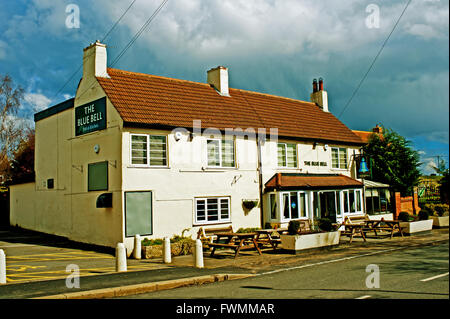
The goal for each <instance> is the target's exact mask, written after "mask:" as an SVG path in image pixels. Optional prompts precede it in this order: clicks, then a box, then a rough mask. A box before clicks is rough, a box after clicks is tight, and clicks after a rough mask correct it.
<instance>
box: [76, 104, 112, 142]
mask: <svg viewBox="0 0 450 319" xmlns="http://www.w3.org/2000/svg"><path fill="white" fill-rule="evenodd" d="M105 128H106V97H102V98H101V99H98V100H95V101H93V102H89V103H86V104H84V105H80V106H78V107H77V108H76V109H75V136H79V135H83V134H87V133H91V132H95V131H99V130H104V129H105Z"/></svg>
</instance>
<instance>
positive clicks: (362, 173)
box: [355, 155, 372, 178]
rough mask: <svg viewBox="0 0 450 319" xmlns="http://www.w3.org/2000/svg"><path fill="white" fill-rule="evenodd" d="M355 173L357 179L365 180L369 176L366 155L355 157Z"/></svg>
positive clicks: (369, 170)
mask: <svg viewBox="0 0 450 319" xmlns="http://www.w3.org/2000/svg"><path fill="white" fill-rule="evenodd" d="M355 162H356V173H357V178H367V177H370V176H371V169H372V167H371V165H370V158H369V157H368V156H366V155H356V156H355Z"/></svg>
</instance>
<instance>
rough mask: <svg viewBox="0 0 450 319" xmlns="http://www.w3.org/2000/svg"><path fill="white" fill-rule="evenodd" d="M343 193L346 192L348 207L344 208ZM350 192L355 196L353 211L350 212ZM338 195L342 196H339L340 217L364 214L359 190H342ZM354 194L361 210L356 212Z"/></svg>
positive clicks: (360, 190)
mask: <svg viewBox="0 0 450 319" xmlns="http://www.w3.org/2000/svg"><path fill="white" fill-rule="evenodd" d="M345 192H347V193H346V194H347V203H348V207H344V196H345ZM350 192H353V193H354V194H355V211H354V212H351V211H350ZM340 193H341V194H342V195H340V196H341V206H342V207H341V209H342V216H345V215H356V214H363V213H364V202H363V198H362V189H359V188H349V189H343V190H341V191H340ZM356 194H359V196H358V197H359V201H360V206H361V210H356V208H357V205H356V203H357V201H356Z"/></svg>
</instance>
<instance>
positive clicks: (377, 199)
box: [365, 188, 391, 215]
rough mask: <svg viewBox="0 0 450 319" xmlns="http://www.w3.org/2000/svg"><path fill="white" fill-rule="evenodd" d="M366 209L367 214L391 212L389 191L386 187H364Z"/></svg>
mask: <svg viewBox="0 0 450 319" xmlns="http://www.w3.org/2000/svg"><path fill="white" fill-rule="evenodd" d="M365 196H366V211H367V214H369V215H376V214H385V213H390V212H391V193H390V192H389V189H388V188H366V194H365Z"/></svg>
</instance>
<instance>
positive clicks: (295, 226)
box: [288, 220, 300, 235]
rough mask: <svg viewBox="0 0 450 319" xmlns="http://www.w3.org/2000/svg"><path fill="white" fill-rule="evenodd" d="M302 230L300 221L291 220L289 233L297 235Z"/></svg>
mask: <svg viewBox="0 0 450 319" xmlns="http://www.w3.org/2000/svg"><path fill="white" fill-rule="evenodd" d="M299 231H300V221H298V220H291V221H290V222H289V225H288V232H289V235H296V234H298V233H299Z"/></svg>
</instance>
